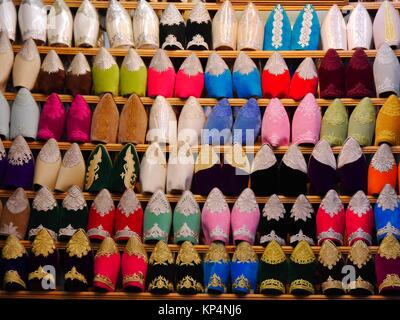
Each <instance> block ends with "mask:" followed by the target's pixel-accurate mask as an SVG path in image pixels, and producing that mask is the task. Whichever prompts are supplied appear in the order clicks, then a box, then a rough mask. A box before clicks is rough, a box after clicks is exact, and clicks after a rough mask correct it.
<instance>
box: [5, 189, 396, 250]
mask: <svg viewBox="0 0 400 320" xmlns="http://www.w3.org/2000/svg"><path fill="white" fill-rule="evenodd" d="M0 224H1V228H0V234H1V235H2V236H7V235H10V234H11V235H15V236H17V237H18V238H20V239H24V238H25V234H26V233H27V231H28V233H27V234H28V238H29V239H32V238H33V237H34V236H36V234H37V233H38V232H39V231H40V230H41V229H42V228H47V229H48V232H50V233H51V234H52V236H53V237H54V238H57V237H58V238H59V239H60V240H62V241H64V240H66V239H68V238H69V237H71V236H72V235H73V233H74V232H75V231H76V230H77V229H79V228H83V229H85V230H87V232H88V236H89V238H90V239H92V240H103V239H104V238H105V237H114V238H115V240H117V241H125V240H127V239H129V238H130V237H131V236H132V235H138V236H139V237H140V238H143V240H144V241H145V242H146V243H151V242H153V241H158V240H163V241H165V242H168V240H169V237H170V233H171V229H172V230H173V233H172V240H173V242H174V243H180V242H182V241H189V242H191V243H193V244H198V243H199V242H200V235H201V234H202V235H203V236H204V241H203V242H204V243H205V244H210V243H211V242H214V241H220V242H223V243H225V244H229V242H230V238H231V230H232V239H233V243H238V242H240V241H247V242H248V243H250V244H254V243H255V241H256V239H257V238H258V237H257V234H258V235H259V241H257V242H259V243H260V244H261V245H265V244H266V243H268V242H269V241H271V240H275V241H277V242H278V243H279V244H281V245H285V243H286V242H287V243H288V244H290V245H294V244H296V243H297V242H298V241H300V240H305V241H307V242H308V243H309V244H310V245H314V244H315V243H318V244H319V245H320V244H321V243H322V242H323V241H325V240H327V239H329V240H332V241H333V242H335V243H336V244H337V245H343V243H344V242H345V240H347V242H348V243H350V245H351V244H352V243H354V242H355V241H356V240H363V241H365V242H366V243H367V244H368V245H372V244H373V243H375V236H374V231H373V229H374V227H375V231H376V238H377V242H378V243H379V242H380V241H381V240H382V239H383V238H384V237H385V236H386V235H387V234H393V235H394V236H395V237H396V238H400V202H399V197H398V196H397V194H396V192H395V190H394V189H393V187H392V186H390V185H389V184H387V185H385V186H384V188H383V189H382V191H381V193H380V195H379V197H378V200H377V204H376V205H375V209H374V211H373V209H372V206H371V205H370V202H369V200H368V198H367V197H366V195H365V194H364V193H363V192H362V191H358V192H356V193H355V194H354V195H353V196H352V198H351V199H350V202H349V205H348V207H347V209H346V210H345V208H344V205H343V204H342V202H341V200H340V197H339V196H338V194H337V192H336V191H334V190H329V191H328V192H327V194H326V195H325V196H324V198H323V199H322V201H321V203H320V206H319V208H318V210H317V212H316V214H315V211H314V208H313V206H312V205H311V204H310V202H309V201H308V199H307V198H306V197H305V196H304V195H300V196H298V197H297V199H296V201H295V202H294V204H293V206H292V208H291V210H290V216H289V215H288V214H287V211H286V209H285V207H284V206H283V204H282V203H281V201H280V199H279V197H278V196H277V195H272V196H271V197H270V198H269V199H268V201H267V203H266V204H265V205H264V208H263V210H262V215H261V211H260V207H259V205H258V204H257V201H256V197H255V195H254V192H253V191H252V190H251V189H249V188H247V189H245V190H244V191H243V192H242V193H241V194H240V196H239V197H238V198H237V200H236V202H235V204H234V206H233V208H232V211H231V210H230V208H229V206H228V204H227V202H226V200H225V197H224V195H223V194H222V192H221V191H220V190H219V189H218V188H214V189H213V190H211V192H210V193H209V195H208V196H207V200H206V202H205V204H204V206H203V208H202V211H200V207H199V205H198V204H197V202H196V200H195V198H194V196H193V194H192V193H191V192H190V191H185V192H184V193H183V195H182V196H181V197H180V200H179V201H178V203H177V205H176V206H175V208H174V210H173V211H172V209H171V206H170V204H169V202H168V199H167V197H166V195H165V194H164V193H163V192H162V191H161V190H158V191H157V192H155V193H154V194H153V195H152V197H151V198H150V200H149V201H148V203H147V205H146V208H145V210H144V212H143V209H142V206H141V203H140V202H139V200H138V199H137V197H136V195H135V193H134V192H133V191H132V190H131V189H127V190H126V191H125V192H124V194H123V195H122V197H121V199H120V201H119V204H118V206H117V207H115V205H114V201H113V199H112V197H111V194H110V193H109V191H108V190H107V189H102V190H101V191H100V192H99V193H98V194H97V196H96V198H95V199H94V201H93V203H92V205H91V207H90V209H89V210H88V207H87V203H86V200H85V198H84V195H83V194H82V192H81V191H80V188H79V187H77V186H72V187H71V188H70V189H69V190H68V192H67V194H66V196H65V198H64V200H63V201H62V205H61V206H59V205H58V203H57V201H56V199H55V198H54V196H53V194H52V193H51V191H49V190H48V189H47V188H46V187H43V188H41V189H40V190H39V191H38V193H37V194H36V196H35V198H34V200H33V202H32V210H31V208H30V205H29V201H28V199H27V197H26V194H25V192H24V190H23V189H22V188H18V189H17V190H16V191H15V192H14V193H13V194H12V195H11V197H10V198H9V199H8V200H7V202H6V203H5V206H4V209H3V211H2V216H1V218H0ZM315 239H317V241H315Z"/></svg>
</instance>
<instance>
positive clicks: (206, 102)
mask: <svg viewBox="0 0 400 320" xmlns="http://www.w3.org/2000/svg"><path fill="white" fill-rule="evenodd" d="M3 95H4V97H5V99H6V100H8V101H14V100H15V97H16V96H17V94H16V93H14V92H5V93H4V94H3ZM32 96H33V98H34V99H35V101H37V102H44V101H46V100H47V98H48V95H46V94H41V93H32ZM58 97H59V98H60V100H61V101H62V102H72V101H73V99H74V97H73V96H72V95H68V94H58ZM83 97H84V99H85V100H86V102H87V103H98V102H99V101H100V97H99V96H95V95H84V96H83ZM127 100H128V98H127V97H121V96H118V97H114V101H115V103H117V104H125V103H126V101H127ZM140 100H141V101H142V103H143V104H144V105H148V106H151V105H152V104H153V103H154V100H155V99H154V98H150V97H141V98H140ZM186 100H187V99H180V98H167V101H168V102H169V103H170V104H171V105H172V106H183V105H184V104H185V102H186ZM316 100H317V103H318V105H319V106H321V107H322V106H323V107H327V106H329V105H330V104H331V103H332V102H333V100H330V99H320V98H317V99H316ZM386 100H387V99H385V98H371V101H372V104H373V105H374V106H377V107H380V106H382V105H383V104H384V103H385V101H386ZM197 101H198V102H199V103H200V104H201V105H202V106H214V105H216V104H217V102H218V99H214V98H197ZM228 101H229V103H230V105H231V106H235V107H241V106H243V105H244V104H245V103H246V102H247V99H241V98H231V99H228ZM270 101H271V99H264V98H261V99H257V102H258V105H259V106H260V107H266V106H267V105H268V103H269V102H270ZM280 101H281V102H282V104H283V105H284V106H285V107H297V106H298V105H299V103H300V101H295V100H293V99H280ZM340 101H341V102H342V103H343V104H344V105H345V106H356V105H357V104H358V103H359V102H360V101H361V99H351V98H341V99H340Z"/></svg>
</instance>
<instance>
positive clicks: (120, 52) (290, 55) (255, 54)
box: [12, 3, 400, 59]
mask: <svg viewBox="0 0 400 320" xmlns="http://www.w3.org/2000/svg"><path fill="white" fill-rule="evenodd" d="M399 4H400V3H399ZM12 47H13V51H14V52H19V51H20V50H21V47H22V45H20V44H14V45H13V46H12ZM38 50H39V53H43V54H46V53H48V52H49V51H50V50H54V51H55V52H57V54H59V55H75V54H77V53H79V52H81V53H83V54H84V55H85V56H95V55H96V54H97V52H98V51H99V48H80V47H49V46H38ZM108 51H109V52H110V54H111V55H113V56H116V57H117V56H126V55H127V53H128V49H114V48H111V49H108ZM136 51H137V53H138V54H139V55H140V56H141V57H153V56H154V54H155V52H156V49H136ZM166 52H167V55H168V56H169V57H171V58H186V57H188V56H189V55H191V54H192V53H195V54H196V55H197V56H198V57H199V58H208V56H209V55H210V54H211V53H213V52H214V51H212V50H200V51H191V50H168V51H166ZM217 52H218V54H219V55H220V56H221V58H231V59H235V58H236V57H237V56H238V54H239V52H240V51H237V50H230V51H229V50H217ZM273 52H274V51H246V53H247V54H248V56H249V57H251V58H260V59H267V58H269V57H270V56H271V55H272V53H273ZM394 52H395V54H396V55H397V56H398V57H399V56H400V50H394ZM279 53H280V54H281V55H282V57H283V58H287V59H302V58H307V57H310V58H323V57H324V55H325V53H326V51H324V50H297V51H296V50H290V51H279ZM337 53H338V55H339V56H340V57H342V58H351V56H352V55H353V53H354V50H338V51H337ZM365 53H366V54H367V56H368V57H375V56H376V53H377V50H365Z"/></svg>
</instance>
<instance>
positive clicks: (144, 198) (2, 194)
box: [0, 189, 377, 204]
mask: <svg viewBox="0 0 400 320" xmlns="http://www.w3.org/2000/svg"><path fill="white" fill-rule="evenodd" d="M25 192H26V196H27V197H28V198H29V199H33V198H34V197H35V195H36V192H35V191H25ZM12 193H13V190H4V189H0V198H9V197H10V196H11V194H12ZM83 195H84V197H85V199H86V201H92V200H94V198H95V197H96V195H97V194H95V193H89V192H83ZM65 196H66V193H64V192H54V198H55V199H57V200H63V199H64V198H65ZM111 196H112V199H113V200H114V201H119V199H120V198H121V194H112V195H111ZM136 196H137V198H138V200H139V201H141V202H148V201H149V200H150V197H151V195H150V194H142V193H137V194H136ZM166 197H167V199H168V201H169V202H171V203H176V202H178V201H179V199H180V197H181V195H174V194H167V195H166ZM194 197H195V199H196V201H197V202H198V203H204V202H205V201H206V199H207V197H204V196H201V195H197V194H196V195H194ZM306 197H307V199H308V201H310V203H314V204H319V203H321V200H322V197H320V196H313V195H310V196H306ZM237 198H238V197H236V196H226V197H225V200H226V202H227V203H235V202H236V200H237ZM296 198H297V197H285V196H279V199H280V200H281V202H282V203H294V202H295V201H296ZM350 198H351V197H349V196H340V199H341V200H342V202H343V203H349V201H350ZM368 199H369V201H370V202H371V203H376V200H377V198H375V197H372V196H368ZM256 200H257V203H266V202H267V201H268V197H256Z"/></svg>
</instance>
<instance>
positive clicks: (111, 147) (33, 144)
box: [3, 140, 400, 154]
mask: <svg viewBox="0 0 400 320" xmlns="http://www.w3.org/2000/svg"><path fill="white" fill-rule="evenodd" d="M11 144H12V142H11V141H9V140H6V141H3V145H4V147H5V148H6V149H9V148H10V147H11ZM44 144H45V142H41V141H30V142H28V145H29V148H30V149H31V150H40V149H42V147H43V145H44ZM70 146H71V143H70V142H59V143H58V147H59V149H60V150H68V148H69V147H70ZM79 146H80V149H81V150H82V151H92V150H93V149H94V148H95V147H96V146H97V144H94V143H83V144H80V145H79ZM123 146H124V145H123V144H119V143H109V144H105V147H106V149H107V151H109V152H119V151H121V150H122V148H123ZM149 146H150V145H149V144H137V145H136V151H137V152H139V153H143V152H146V150H147V148H148V147H149ZM161 148H162V149H163V150H164V151H165V152H170V151H171V147H170V146H166V147H161ZM200 148H201V147H200V146H193V147H192V152H194V153H197V152H198V151H199V150H200ZM214 148H215V151H216V152H217V153H224V152H225V150H226V149H228V148H231V146H215V147H214ZM260 149H261V144H256V145H254V146H244V151H245V152H246V153H249V154H251V153H256V152H258V151H259V150H260ZM391 149H392V152H393V153H394V154H399V153H400V146H394V147H391ZM287 150H288V147H277V148H273V151H274V153H275V154H285V153H286V151H287ZM312 150H313V147H300V151H301V152H302V153H303V154H311V152H312ZM341 150H342V147H333V148H332V151H333V153H334V154H339V153H340V151H341ZM377 150H378V147H377V146H369V147H364V148H362V151H363V153H364V154H374V153H375V152H376V151H377Z"/></svg>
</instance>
